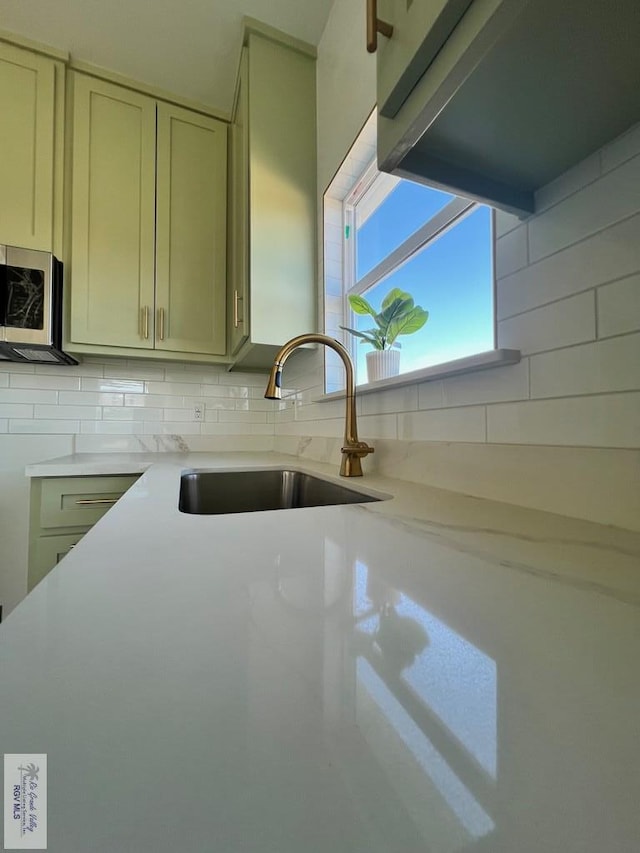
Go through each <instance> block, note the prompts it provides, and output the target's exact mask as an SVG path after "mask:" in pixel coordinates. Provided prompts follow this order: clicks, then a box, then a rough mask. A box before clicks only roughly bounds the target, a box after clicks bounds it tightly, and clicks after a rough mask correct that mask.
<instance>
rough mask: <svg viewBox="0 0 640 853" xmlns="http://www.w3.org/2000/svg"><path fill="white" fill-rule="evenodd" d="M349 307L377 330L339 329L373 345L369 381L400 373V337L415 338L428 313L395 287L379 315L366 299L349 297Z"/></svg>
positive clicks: (368, 366)
mask: <svg viewBox="0 0 640 853" xmlns="http://www.w3.org/2000/svg"><path fill="white" fill-rule="evenodd" d="M349 305H350V306H351V308H352V310H353V311H354V312H355V313H356V314H369V315H370V316H371V317H373V319H374V322H375V326H374V327H373V328H371V329H366V330H364V331H362V332H360V331H358V330H357V329H350V328H349V327H348V326H340V328H341V329H344V330H345V331H346V332H349V333H350V334H352V335H355V336H356V337H357V338H360V339H361V341H360V343H366V344H371V346H372V347H373V350H372V352H368V353H367V380H368V381H369V382H376V381H377V380H378V379H386V378H387V377H389V376H397V375H398V373H399V372H400V344H399V343H398V341H397V340H396V339H397V338H398V337H399V336H400V335H412V334H413V333H414V332H417V331H419V330H420V329H421V328H422V327H423V326H424V324H425V323H426V322H427V320H428V319H429V312H428V311H425V310H424V308H421V307H420V306H419V305H415V304H414V301H413V297H412V296H411V294H410V293H407V292H406V291H404V290H400V288H399V287H394V288H393V289H392V290H390V291H389V293H387V295H386V296H385V298H384V299H383V300H382V305H381V308H380V311H379V312H378V311H376V310H375V309H374V308H373V306H372V305H371V304H370V303H369V302H367V300H366V299H365V298H364V296H355V295H352V296H349Z"/></svg>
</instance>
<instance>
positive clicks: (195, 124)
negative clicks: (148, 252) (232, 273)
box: [156, 103, 227, 355]
mask: <svg viewBox="0 0 640 853" xmlns="http://www.w3.org/2000/svg"><path fill="white" fill-rule="evenodd" d="M157 168H158V178H157V180H158V188H157V231H156V317H157V318H158V320H157V321H156V346H159V347H160V348H161V349H165V350H171V351H175V352H193V353H210V354H212V355H224V353H225V351H226V341H225V335H226V323H225V307H226V305H225V288H226V252H227V246H226V239H227V229H226V207H227V193H226V182H227V175H226V169H227V126H226V125H225V124H224V123H223V122H221V121H217V120H215V119H212V118H209V117H207V116H202V115H198V114H197V113H193V112H190V111H189V110H185V109H181V108H180V107H174V106H171V105H169V104H163V103H159V104H158V166H157Z"/></svg>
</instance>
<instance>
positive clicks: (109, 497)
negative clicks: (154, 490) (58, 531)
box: [40, 474, 138, 528]
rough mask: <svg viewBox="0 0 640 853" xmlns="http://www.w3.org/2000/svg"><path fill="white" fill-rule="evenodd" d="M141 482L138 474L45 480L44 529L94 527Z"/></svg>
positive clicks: (41, 522)
mask: <svg viewBox="0 0 640 853" xmlns="http://www.w3.org/2000/svg"><path fill="white" fill-rule="evenodd" d="M137 479H138V475H137V474H134V475H127V476H117V477H52V478H50V479H46V480H43V481H42V498H41V504H40V527H41V528H49V527H91V526H92V525H94V524H95V523H96V521H98V520H99V519H100V518H102V516H103V515H104V514H105V513H106V512H107V511H108V510H109V509H110V508H111V507H112V506H113V504H114V503H116V501H117V500H118V499H119V498H120V497H122V495H123V494H124V493H125V492H126V491H127V489H128V488H129V487H130V486H132V485H133V484H134V483H135V481H136V480H137Z"/></svg>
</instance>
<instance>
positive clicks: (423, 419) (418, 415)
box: [397, 406, 486, 442]
mask: <svg viewBox="0 0 640 853" xmlns="http://www.w3.org/2000/svg"><path fill="white" fill-rule="evenodd" d="M397 417H398V438H399V439H400V440H401V441H480V442H483V441H485V440H486V416H485V408H484V406H465V407H463V408H459V409H431V410H428V411H420V412H409V413H406V414H399V415H398V416H397Z"/></svg>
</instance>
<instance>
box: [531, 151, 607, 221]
mask: <svg viewBox="0 0 640 853" xmlns="http://www.w3.org/2000/svg"><path fill="white" fill-rule="evenodd" d="M601 172H602V167H601V164H600V152H599V151H597V152H596V153H595V154H592V155H591V156H590V157H587V158H586V159H585V160H582V161H581V162H580V163H578V164H577V165H576V166H574V167H573V168H572V169H569V170H568V171H567V172H565V173H564V174H563V175H560V177H559V178H556V180H555V181H551V183H549V184H547V185H546V186H544V187H542V188H541V189H539V190H538V192H537V193H536V213H542V211H544V210H546V209H547V208H549V207H551V206H552V205H554V204H558V202H560V201H562V200H563V199H564V198H567V197H568V196H570V195H573V194H574V193H576V192H578V190H581V189H582V188H583V187H586V186H587V185H588V184H592V183H593V182H594V181H596V180H597V179H598V178H599V177H600V175H601Z"/></svg>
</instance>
